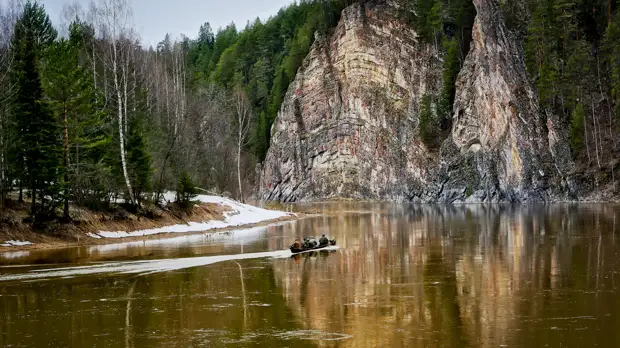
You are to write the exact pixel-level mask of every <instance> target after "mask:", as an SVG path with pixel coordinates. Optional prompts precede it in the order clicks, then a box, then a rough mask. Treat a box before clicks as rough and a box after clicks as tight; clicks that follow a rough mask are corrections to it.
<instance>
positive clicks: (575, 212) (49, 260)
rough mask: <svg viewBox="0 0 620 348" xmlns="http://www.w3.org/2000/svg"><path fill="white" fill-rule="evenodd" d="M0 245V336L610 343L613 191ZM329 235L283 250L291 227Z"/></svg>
mask: <svg viewBox="0 0 620 348" xmlns="http://www.w3.org/2000/svg"><path fill="white" fill-rule="evenodd" d="M309 208H311V209H314V210H319V211H325V212H327V213H328V215H325V216H317V217H309V218H305V219H302V220H298V221H294V222H288V223H281V224H277V225H274V226H268V227H259V228H253V229H249V230H240V231H235V232H230V233H219V234H214V235H198V236H189V237H182V238H176V239H169V240H149V241H145V242H134V243H125V244H114V245H102V246H93V247H80V248H70V249H61V250H53V251H49V250H47V251H45V250H42V251H36V252H35V251H31V252H27V251H26V252H19V251H15V252H9V253H4V254H0V347H502V346H505V347H545V346H548V347H596V346H598V347H620V330H619V329H620V245H619V243H620V206H618V205H611V204H601V205H584V204H582V205H549V206H542V205H541V206H508V205H506V206H482V205H471V206H454V207H448V206H432V205H422V206H420V205H405V204H370V203H368V204H363V203H359V204H342V203H338V204H323V205H312V206H302V207H299V206H295V207H293V209H306V210H307V209H309ZM321 233H325V234H327V235H328V236H329V237H331V238H336V239H337V240H338V248H333V249H331V250H328V251H325V252H320V253H310V254H305V255H298V256H296V257H291V256H290V252H288V251H287V250H286V247H287V246H288V245H289V244H290V243H291V242H292V240H293V239H294V238H295V237H302V236H306V235H318V234H321Z"/></svg>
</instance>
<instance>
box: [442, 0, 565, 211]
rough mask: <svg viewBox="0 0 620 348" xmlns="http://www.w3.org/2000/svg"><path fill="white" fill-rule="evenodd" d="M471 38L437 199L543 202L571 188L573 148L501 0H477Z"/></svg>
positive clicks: (462, 71) (459, 85)
mask: <svg viewBox="0 0 620 348" xmlns="http://www.w3.org/2000/svg"><path fill="white" fill-rule="evenodd" d="M474 5H475V6H476V10H477V16H476V21H475V24H474V28H473V42H472V46H471V51H470V53H469V54H468V56H467V58H466V60H465V63H464V66H463V68H462V69H461V72H460V73H459V76H458V79H457V83H456V98H455V103H454V117H453V128H452V134H451V136H450V137H449V139H448V140H446V142H445V143H444V146H443V153H442V154H443V158H442V160H443V164H442V172H441V173H440V178H439V180H440V182H441V184H442V185H441V186H442V190H441V191H440V192H438V195H437V196H436V197H435V200H437V201H454V200H459V201H476V202H479V201H494V202H497V201H518V202H544V201H549V200H553V199H556V198H558V195H562V193H563V192H565V191H566V189H567V187H566V186H567V185H566V184H567V182H568V181H567V180H566V179H565V178H564V177H563V176H564V175H565V173H567V172H568V168H569V167H570V164H571V163H570V155H569V150H568V146H567V142H566V139H565V137H564V136H563V131H562V129H561V127H560V125H559V124H558V122H557V119H555V118H554V117H548V116H547V115H546V114H545V112H544V111H543V110H541V109H540V107H539V105H540V104H539V100H538V96H537V94H536V91H535V89H534V88H533V86H532V85H531V83H530V81H529V79H528V77H527V73H526V68H525V62H524V55H523V52H522V49H521V47H520V46H519V45H518V43H517V42H516V40H515V39H514V38H513V36H512V35H511V33H510V32H509V31H508V29H507V28H506V26H505V24H504V21H503V19H502V14H501V11H500V8H499V5H498V3H497V1H496V0H474Z"/></svg>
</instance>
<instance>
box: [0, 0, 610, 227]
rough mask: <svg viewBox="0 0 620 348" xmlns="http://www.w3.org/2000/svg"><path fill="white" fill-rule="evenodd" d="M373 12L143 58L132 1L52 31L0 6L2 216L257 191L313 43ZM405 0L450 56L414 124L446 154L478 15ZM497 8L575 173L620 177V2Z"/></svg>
mask: <svg viewBox="0 0 620 348" xmlns="http://www.w3.org/2000/svg"><path fill="white" fill-rule="evenodd" d="M368 1H372V0H358V1H356V0H314V1H301V2H299V3H297V4H292V5H290V6H289V7H287V8H283V9H282V10H280V11H279V12H278V13H277V14H274V15H273V17H271V18H269V19H268V20H262V21H261V20H258V19H257V20H255V21H253V22H251V23H248V24H247V25H246V26H245V27H244V28H237V27H236V26H235V25H233V24H231V25H229V26H228V27H226V28H220V29H217V30H215V31H214V30H213V28H211V27H210V25H209V24H208V23H205V24H204V25H203V26H202V27H201V28H200V31H199V32H198V33H197V35H196V37H195V38H189V37H182V38H180V39H173V38H170V37H166V38H163V40H162V41H161V42H160V43H159V44H158V45H157V47H148V48H147V47H144V46H143V45H142V44H141V42H140V38H139V37H138V36H137V35H136V33H135V30H134V29H133V24H132V19H131V15H130V14H131V4H130V3H129V2H127V1H126V0H98V1H95V2H93V4H92V6H90V7H88V8H79V7H76V6H71V7H67V11H66V15H65V22H63V23H51V21H50V19H49V17H48V16H47V14H46V13H45V9H44V7H43V6H41V5H39V4H37V3H36V2H34V1H28V2H24V3H21V4H19V3H18V4H15V5H14V6H12V7H7V8H0V26H2V28H0V29H1V30H0V194H1V196H2V199H1V200H0V203H1V204H2V207H3V208H4V207H5V203H7V202H10V200H24V201H27V202H30V204H31V213H32V216H33V217H34V218H35V219H37V220H41V221H45V220H46V219H50V218H53V217H55V216H56V215H59V214H60V212H59V211H57V210H56V211H55V209H57V208H62V207H64V209H63V211H62V214H60V215H63V216H64V218H65V219H70V212H69V202H75V203H76V204H79V205H83V206H88V207H91V208H96V209H104V208H106V207H107V206H108V205H109V204H111V203H112V202H115V201H117V199H118V198H123V200H124V201H125V202H127V204H129V205H132V206H134V207H140V206H141V205H142V204H143V202H156V201H158V200H160V198H161V193H162V192H164V191H165V190H169V189H173V190H178V191H180V192H184V191H187V190H189V191H192V190H191V188H193V187H194V186H198V187H201V188H204V189H208V190H215V191H219V192H223V191H229V192H231V193H232V194H233V195H234V196H236V197H239V198H241V199H243V198H244V197H247V196H249V195H250V192H249V191H250V190H251V189H252V184H253V182H254V180H255V168H256V165H257V164H258V163H260V162H261V161H262V160H263V159H264V158H265V156H266V153H267V150H268V148H269V141H270V130H271V126H272V124H273V123H274V120H275V118H276V116H277V114H278V111H279V110H280V106H281V104H282V102H283V100H284V97H285V94H286V91H287V89H288V86H289V84H290V83H291V82H292V81H293V80H294V78H295V75H296V72H297V70H298V68H299V67H300V66H301V64H302V62H303V60H304V58H305V57H306V55H307V54H308V52H309V50H310V47H311V45H312V43H313V42H314V40H315V38H317V37H328V36H329V35H330V34H331V32H332V30H333V28H334V27H335V26H336V24H337V23H338V21H339V19H340V14H341V11H342V10H343V9H344V8H345V7H347V6H349V5H351V4H352V3H354V2H360V3H364V2H368ZM374 1H379V0H374ZM396 3H398V6H399V7H400V8H401V10H402V16H403V18H404V19H406V20H407V22H408V23H410V25H411V26H412V27H413V28H414V29H415V30H416V32H417V33H419V40H424V41H426V42H428V43H432V44H433V45H435V47H436V48H437V49H438V50H439V51H440V52H441V55H442V57H441V59H442V62H443V71H444V75H443V77H444V79H443V80H444V81H443V84H444V86H443V88H442V93H441V95H440V96H439V97H437V98H438V100H432V98H433V97H432V96H425V97H424V98H422V102H421V110H420V115H419V117H420V122H419V132H420V136H421V138H422V140H423V141H424V142H425V143H426V144H428V145H429V147H430V148H437V149H438V148H439V147H440V146H441V143H442V139H444V138H445V137H447V136H448V135H449V131H450V128H451V120H452V104H453V102H454V95H455V82H456V80H457V75H458V73H459V70H460V69H461V66H462V65H463V62H464V60H465V57H466V56H467V53H468V51H469V46H470V42H471V40H472V28H473V23H474V18H475V15H476V13H475V8H474V6H473V3H472V1H471V0H456V1H454V0H451V1H448V0H401V1H396ZM501 6H502V10H503V12H504V16H505V19H506V22H507V25H508V26H509V28H510V29H511V31H512V35H515V36H516V37H518V38H519V42H520V43H522V47H523V54H524V59H525V61H526V64H527V67H528V73H529V78H530V79H531V80H532V81H533V82H534V83H535V85H536V87H537V89H538V92H539V94H540V97H541V103H542V106H543V107H544V109H545V110H546V111H547V112H549V113H555V114H557V115H559V116H561V122H564V123H565V124H566V127H565V129H567V131H569V133H570V134H569V138H570V144H571V148H572V156H573V159H574V160H575V161H576V167H575V168H576V174H579V175H582V177H584V178H594V179H596V180H599V181H609V180H613V181H614V182H615V175H616V173H615V172H616V170H617V166H618V156H617V154H618V138H619V137H618V128H617V125H618V117H620V11H619V10H618V9H617V8H618V5H617V4H616V1H615V0H522V1H504V2H502V3H501ZM188 10H189V9H188ZM208 19H209V18H208V14H205V20H208ZM59 32H60V34H59ZM433 105H436V106H437V107H436V108H433V107H432V106H433Z"/></svg>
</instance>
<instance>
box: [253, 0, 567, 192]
mask: <svg viewBox="0 0 620 348" xmlns="http://www.w3.org/2000/svg"><path fill="white" fill-rule="evenodd" d="M474 4H475V6H476V10H477V17H476V22H475V25H474V30H473V39H474V40H473V43H472V46H471V50H470V52H469V54H468V55H467V57H466V60H465V63H464V66H463V68H462V70H461V72H460V74H459V77H458V80H457V84H456V100H455V103H454V116H453V129H452V132H451V134H450V136H449V137H448V139H447V140H446V141H445V142H444V144H443V145H442V147H441V150H440V151H439V152H437V151H435V152H432V151H430V150H429V149H427V148H426V147H425V145H424V144H423V143H422V142H421V140H420V136H419V132H418V123H419V110H420V100H421V99H422V97H423V96H424V95H435V96H437V95H438V94H439V89H440V87H441V84H442V61H441V59H440V58H439V57H438V52H437V50H436V49H435V47H434V46H433V45H432V44H427V43H424V42H422V41H421V40H418V38H417V35H416V33H415V32H414V31H413V30H412V29H411V27H410V26H409V25H408V24H407V23H405V22H404V21H403V20H402V19H400V16H399V9H398V8H397V6H396V5H394V4H390V3H389V2H388V3H387V4H386V3H378V2H366V3H364V4H355V5H353V6H351V7H349V8H347V9H345V11H344V12H343V14H342V19H341V21H340V23H339V25H338V27H337V28H336V30H335V32H334V34H333V35H332V36H331V37H330V38H318V39H317V40H316V42H315V44H314V45H313V47H312V49H311V52H310V54H309V55H308V57H307V58H306V60H305V61H304V64H303V66H302V68H301V69H300V70H299V72H298V74H297V77H296V79H295V81H294V82H293V83H292V84H291V86H290V88H289V90H288V93H287V95H286V99H285V102H284V104H283V106H282V109H281V111H280V113H279V115H278V118H277V120H276V123H275V124H274V126H273V128H272V140H271V147H270V149H269V153H268V155H267V158H266V160H265V162H264V166H263V168H262V171H261V176H260V181H259V188H258V194H259V199H261V200H267V201H268V200H274V201H284V202H288V201H304V200H317V199H328V198H333V197H346V198H368V199H389V200H414V201H425V202H430V201H449V202H454V201H470V202H482V201H548V200H551V199H554V198H557V197H560V196H563V195H565V194H566V192H569V191H570V185H569V180H568V179H566V178H565V177H564V173H567V172H568V171H567V168H568V166H570V160H569V156H568V149H567V147H566V141H565V139H564V131H563V130H562V129H560V128H559V127H558V124H557V122H555V120H554V119H553V117H551V116H547V115H546V114H545V113H544V112H543V111H541V110H540V109H539V107H538V104H539V103H538V99H537V96H536V93H535V91H534V89H533V87H532V86H531V84H530V82H529V81H528V78H527V76H526V72H525V65H524V62H523V53H522V52H521V49H520V47H519V45H518V44H517V43H516V41H515V40H514V39H513V38H512V37H511V35H510V33H509V31H508V30H507V29H506V27H505V25H504V23H503V20H502V16H501V13H500V11H499V6H498V4H497V0H474Z"/></svg>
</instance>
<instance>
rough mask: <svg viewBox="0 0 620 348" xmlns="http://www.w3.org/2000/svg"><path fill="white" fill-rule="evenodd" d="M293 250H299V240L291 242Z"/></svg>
mask: <svg viewBox="0 0 620 348" xmlns="http://www.w3.org/2000/svg"><path fill="white" fill-rule="evenodd" d="M293 248H295V249H301V243H300V242H299V239H297V238H295V241H294V242H293Z"/></svg>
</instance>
